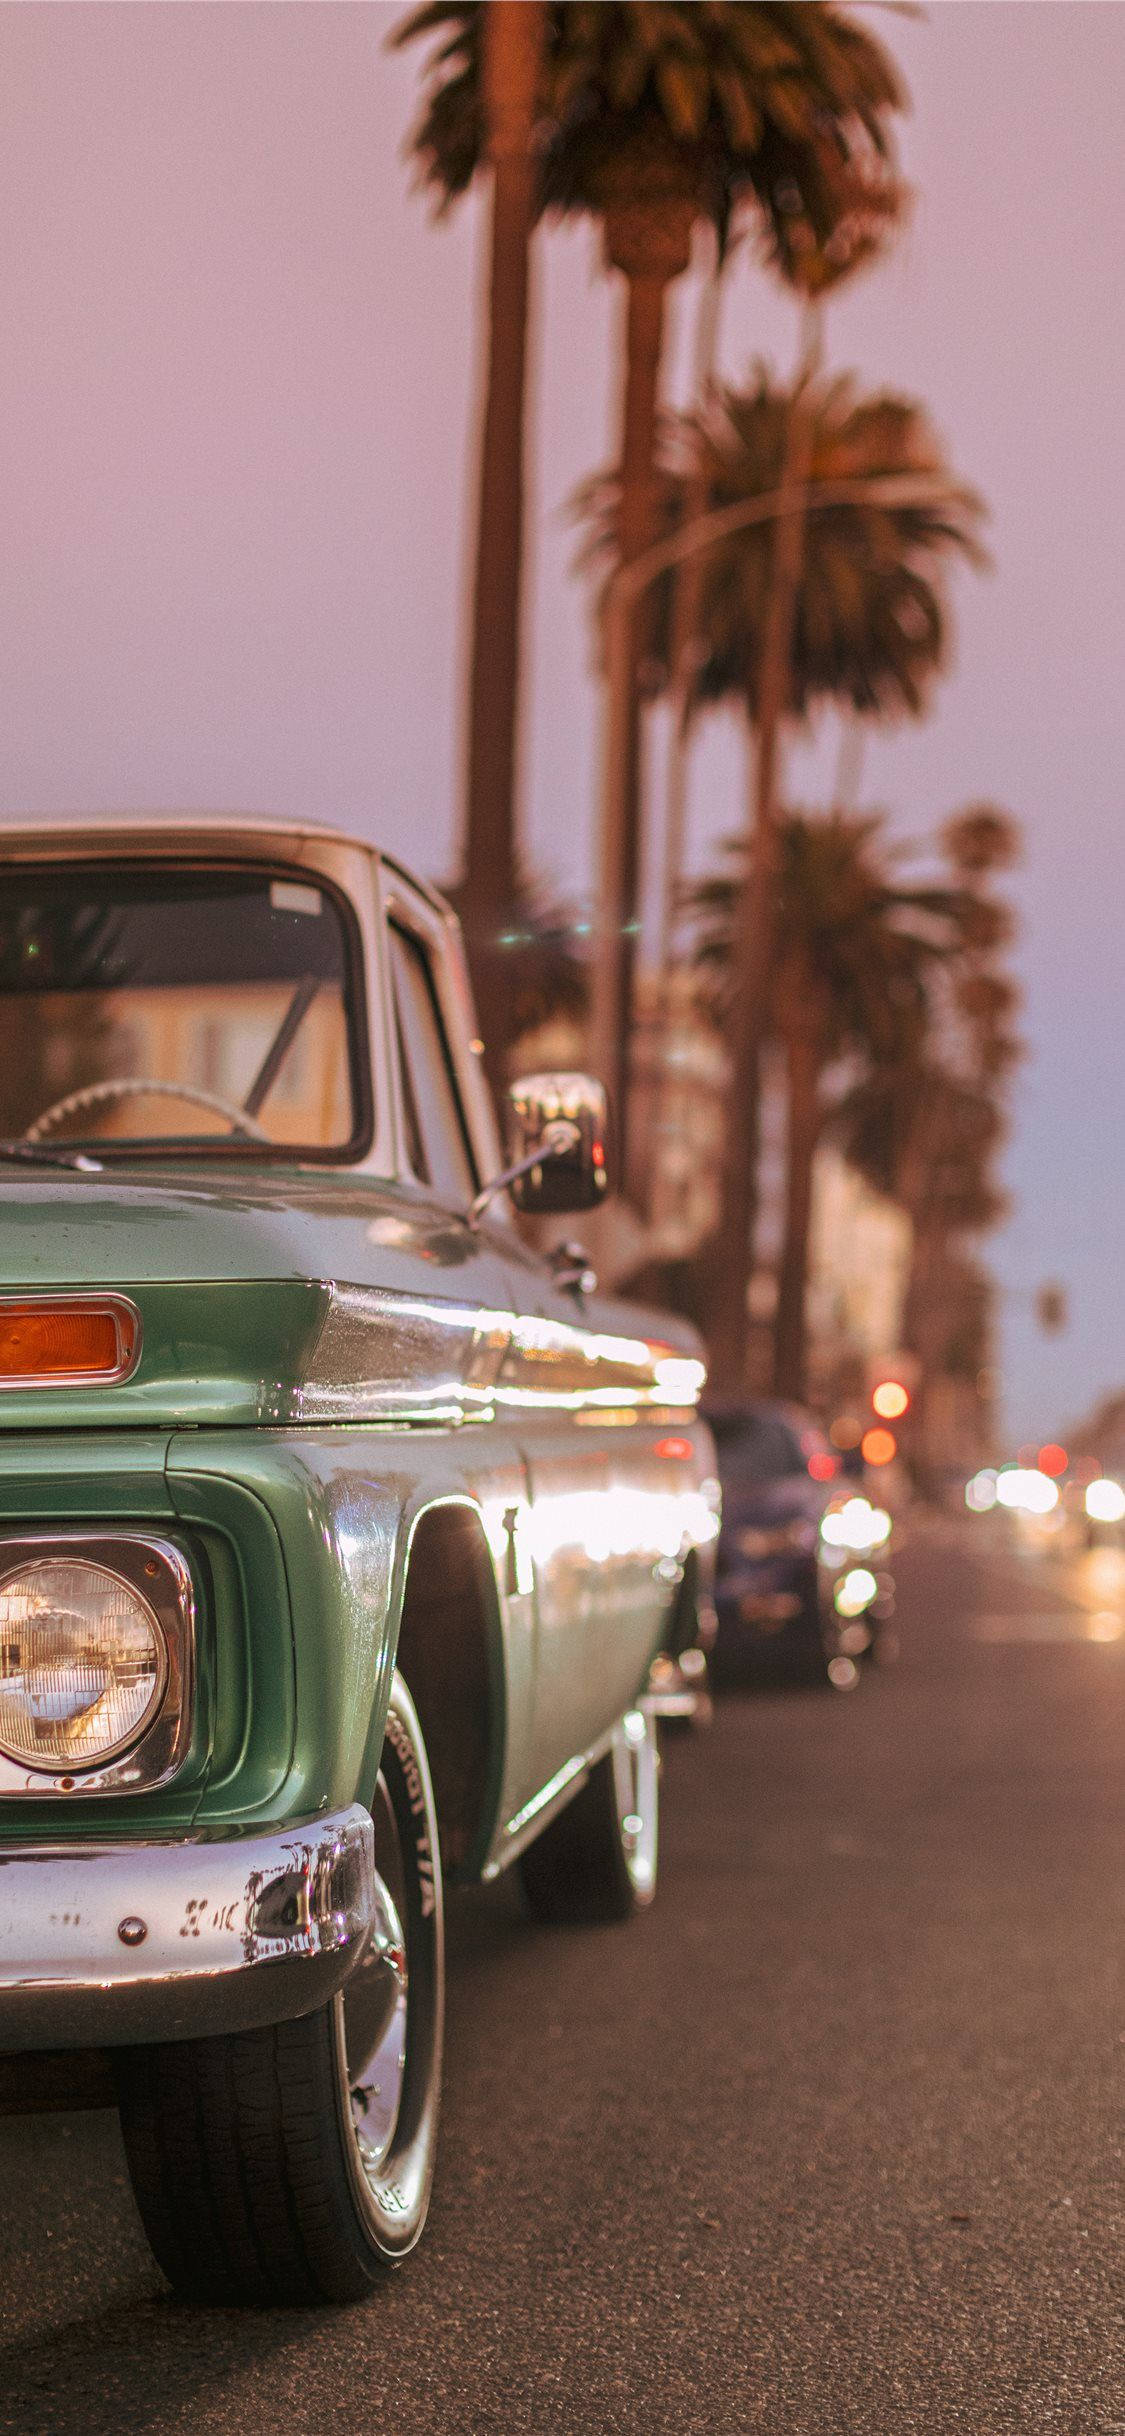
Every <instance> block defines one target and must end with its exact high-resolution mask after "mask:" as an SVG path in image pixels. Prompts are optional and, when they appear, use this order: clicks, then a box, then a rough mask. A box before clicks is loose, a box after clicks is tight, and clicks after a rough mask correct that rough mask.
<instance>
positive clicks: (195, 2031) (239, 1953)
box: [0, 1804, 375, 2049]
mask: <svg viewBox="0 0 1125 2436" xmlns="http://www.w3.org/2000/svg"><path fill="white" fill-rule="evenodd" d="M374 1909H375V1856H374V1837H373V1830H372V1825H371V1820H370V1818H369V1817H368V1815H367V1812H366V1811H365V1810H363V1809H361V1808H360V1807H359V1805H358V1804H356V1805H355V1806H354V1807H353V1808H352V1809H350V1810H341V1811H337V1812H336V1813H335V1814H334V1815H333V1816H332V1817H327V1818H318V1819H311V1820H308V1821H306V1822H304V1823H303V1824H301V1825H298V1826H295V1827H287V1828H281V1829H275V1830H274V1831H273V1832H272V1833H271V1834H268V1835H260V1834H259V1835H255V1834H247V1835H244V1836H236V1837H231V1836H229V1835H227V1836H224V1837H223V1838H222V1840H220V1839H218V1838H215V1839H210V1838H208V1837H205V1836H201V1837H195V1838H193V1839H192V1840H191V1841H189V1842H182V1843H175V1844H68V1845H58V1844H55V1845H43V1844H36V1845H28V1844H22V1845H6V1846H5V1845H0V2049H13V2048H14V2049H25V2048H31V2047H98V2046H120V2045H135V2044H137V2043H138V2042H143V2041H147V2040H163V2039H179V2038H203V2037H207V2036H209V2035H211V2034H212V2033H213V2032H215V2031H220V2030H250V2029H255V2028H257V2027H258V2026H259V2025H260V2024H261V2023H263V2022H276V2021H288V2020H291V2019H292V2018H294V2017H295V2016H296V2015H297V2014H300V2013H311V2012H313V2011H314V2009H315V2008H316V2006H317V2005H320V2004H323V2003H325V2002H326V2001H327V1999H328V1998H329V1997H330V1996H333V1995H334V1994H335V1992H336V1990H337V1988H339V1987H340V1986H342V1984H343V1982H344V1980H345V1979H346V1978H347V1976H348V1973H349V1971H351V1969H352V1968H353V1966H354V1964H355V1963H356V1962H358V1960H359V1958H360V1955H361V1954H362V1952H363V1949H364V1946H365V1945H366V1943H367V1938H368V1935H369V1933H370V1930H371V1925H372V1921H373V1918H374Z"/></svg>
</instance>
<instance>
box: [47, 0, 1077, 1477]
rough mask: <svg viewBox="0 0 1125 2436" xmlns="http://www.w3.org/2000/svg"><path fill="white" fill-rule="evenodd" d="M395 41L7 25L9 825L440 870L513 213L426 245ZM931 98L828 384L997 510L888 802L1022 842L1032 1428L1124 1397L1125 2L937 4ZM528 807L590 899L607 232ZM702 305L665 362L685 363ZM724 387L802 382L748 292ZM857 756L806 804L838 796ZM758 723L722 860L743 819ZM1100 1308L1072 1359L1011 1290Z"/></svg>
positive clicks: (62, 19)
mask: <svg viewBox="0 0 1125 2436" xmlns="http://www.w3.org/2000/svg"><path fill="white" fill-rule="evenodd" d="M400 13H401V12H400V10H399V9H398V8H397V7H391V6H389V7H384V6H376V5H362V4H360V5H351V6H344V7H337V6H335V5H333V4H332V0H315V4H310V5H287V6H242V5H240V4H239V0H221V4H218V5H212V6H195V5H191V4H187V5H179V6H174V7H171V6H164V7H158V6H155V5H150V6H148V7H139V6H117V5H105V4H103V5H100V6H98V7H88V6H70V5H43V4H40V5H38V6H36V7H33V8H31V7H26V6H18V5H17V6H3V7H0V114H2V119H3V124H2V128H0V227H2V229H3V241H2V248H0V268H2V280H3V294H2V307H3V327H4V331H5V339H6V343H5V346H4V349H3V355H2V358H0V435H2V449H3V468H4V488H3V499H4V519H3V525H4V529H3V556H2V574H0V668H2V670H3V699H4V721H3V728H2V731H0V804H2V805H3V806H4V807H5V809H7V810H10V811H12V812H26V811H32V812H38V811H49V810H53V809H77V810H92V811H98V810H100V809H102V808H105V807H108V806H118V805H123V806H145V805H177V806H237V807H240V808H258V809H270V810H277V811H281V812H294V813H302V814H311V815H314V816H317V817H320V818H325V819H329V820H333V821H339V822H343V823H344V824H345V825H350V826H355V827H357V828H359V829H360V830H362V831H364V832H365V833H367V834H369V835H371V836H373V837H376V838H379V839H381V840H382V841H384V842H385V843H386V844H387V845H389V846H390V847H392V848H394V849H395V850H397V851H399V852H401V853H402V854H404V855H406V856H408V857H409V858H411V859H412V860H414V861H415V862H416V863H418V864H419V865H421V866H422V867H423V868H425V869H426V870H428V871H430V872H432V873H434V874H437V875H439V876H440V875H442V874H443V873H445V872H447V871H448V870H449V869H450V867H451V864H452V860H453V850H454V840H455V834H456V831H455V812H454V807H455V804H456V800H457V781H458V735H459V712H460V691H461V685H460V678H461V648H462V619H461V599H462V590H463V574H464V567H465V563H466V553H467V548H468V543H469V538H470V535H469V518H470V513H471V480H470V479H469V475H470V469H471V463H472V452H471V415H472V404H473V395H474V373H475V363H476V333H475V321H474V315H475V306H476V301H477V295H478V290H479V283H480V275H481V263H480V253H479V243H480V233H481V231H480V218H479V213H478V209H477V206H476V204H475V202H474V203H470V204H468V205H466V206H462V207H461V209H460V210H459V211H458V212H457V213H456V214H455V215H454V216H453V217H452V218H451V219H450V220H449V221H447V222H445V223H443V224H442V225H441V226H440V227H439V228H437V229H435V228H434V227H433V226H432V225H431V222H430V218H429V212H428V207H427V206H426V204H425V203H424V202H423V201H422V199H421V198H420V197H419V196H418V195H417V194H415V193H413V192H412V191H411V185H410V177H409V173H408V172H407V171H406V170H405V168H404V166H403V162H402V158H401V150H402V143H403V139H404V135H405V132H406V129H407V127H408V124H409V121H410V117H411V112H412V108H413V99H414V89H415V77H416V72H417V71H416V63H415V61H414V60H413V59H411V58H410V57H409V56H408V57H407V58H405V59H403V58H400V57H388V55H387V53H386V51H385V49H384V47H383V43H384V36H385V34H386V32H387V30H388V28H389V27H390V26H391V25H392V24H393V23H394V22H395V21H396V18H397V17H398V15H399V14H400ZM875 22H876V24H877V25H878V28H879V30H880V32H881V33H882V35H883V38H884V39H885V40H887V41H888V42H890V43H891V45H892V46H893V47H894V49H895V50H896V52H897V53H898V56H899V58H900V59H901V61H902V63H903V66H904V68H905V70H906V72H907V75H908V78H909V81H910V83H911V86H912V89H913V95H914V112H913V117H912V120H911V123H910V126H909V129H908V131H907V136H906V141H905V153H906V163H907V167H908V170H909V173H910V175H911V177H912V178H913V179H914V181H915V183H916V185H917V187H918V190H919V201H918V205H917V209H916V211H915V215H914V220H913V225H912V228H911V231H910V233H909V235H908V237H907V239H906V241H905V243H904V244H903V245H902V246H901V247H900V249H899V251H898V253H897V255H896V256H895V258H894V260H893V261H892V262H891V263H889V264H888V265H887V266H885V267H884V268H883V269H881V270H880V271H879V272H878V273H877V274H875V275H874V276H872V277H871V278H870V279H869V280H868V281H867V282H866V284H865V285H863V286H861V287H858V288H857V289H856V290H855V291H854V293H853V294H852V296H850V297H849V298H846V299H843V300H841V301H840V303H839V304H838V306H837V307H836V309H835V312H834V314H833V316H832V321H831V325H830V349H831V354H832V357H833V359H834V360H835V361H836V362H837V363H839V364H841V365H851V364H855V365H856V366H857V367H858V368H859V369H860V370H861V371H862V372H863V374H864V376H865V377H866V378H868V379H870V380H884V381H891V382H895V383H898V384H900V385H901V386H903V387H904V388H907V389H909V390H912V391H915V392H917V393H919V394H921V395H922V396H924V397H925V398H926V399H927V400H928V401H929V403H930V406H931V408H932V410H933V413H934V415H935V417H936V419H937V422H938V424H939V426H940V428H941V430H942V432H943V433H944V435H945V438H946V441H947V444H948V446H949V449H950V451H951V453H952V455H953V458H954V460H955V462H956V463H957V465H958V467H959V468H960V470H961V471H962V472H963V473H964V474H965V475H966V476H967V477H968V478H970V479H971V480H972V481H974V482H975V483H977V484H978V485H979V486H980V488H981V489H982V490H983V491H984V492H985V494H986V496H987V497H988V499H989V501H990V503H991V507H992V511H993V513H992V522H991V528H990V542H991V547H992V550H993V553H994V556H995V560H996V571H995V573H994V574H993V575H992V576H991V577H989V578H987V579H983V580H982V579H980V578H975V577H966V578H965V579H964V580H962V581H961V582H960V583H959V585H958V595H957V606H958V637H959V640H958V654H957V667H956V670H955V672H954V673H953V675H952V676H951V677H950V679H949V680H948V681H947V683H946V684H945V686H944V688H943V690H942V692H941V694H940V696H939V697H938V701H937V706H936V715H935V716H934V718H933V719H932V721H931V722H930V723H929V724H928V725H927V726H926V727H925V728H922V729H918V730H914V731H907V732H902V733H900V734H899V735H897V736H895V737H892V738H887V739H884V740H879V741H877V742H875V743H873V744H872V745H871V746H870V748H869V750H868V756H867V763H866V772H865V777H866V787H867V792H868V793H869V795H870V797H871V799H872V800H873V801H877V802H880V803H885V804H886V805H887V806H889V807H890V808H891V810H892V811H893V813H894V815H895V817H896V820H897V821H898V823H899V824H900V826H901V827H902V828H903V830H904V831H905V832H906V833H908V834H909V833H914V834H919V835H920V834H924V833H925V832H927V831H929V830H931V829H932V827H933V826H934V824H935V822H936V821H937V820H939V819H940V818H941V817H942V816H943V815H944V814H945V813H946V812H947V811H949V810H950V809H952V808H954V807H955V806H956V805H958V804H959V803H962V802H964V801H966V800H967V799H969V798H972V797H979V796H982V795H990V796H993V797H995V798H997V799H999V800H1000V801H1002V802H1004V803H1006V804H1008V805H1009V806H1010V807H1011V809H1012V810H1013V811H1016V812H1018V813H1020V814H1021V815H1022V816H1023V818H1024V819H1025V821H1026V824H1027V833H1028V853H1027V862H1026V867H1025V869H1024V872H1023V874H1022V876H1021V880H1020V884H1019V895H1020V901H1021V909H1022V913H1023V918H1024V924H1025V929H1024V938H1023V943H1022V947H1021V965H1022V971H1023V975H1024V978H1025V981H1026V985H1027V991H1028V1006H1027V1016H1026V1031H1027V1034H1028V1037H1029V1041H1030V1044H1031V1050H1032V1056H1031V1058H1030V1059H1029V1062H1028V1065H1027V1067H1026V1069H1025V1071H1024V1074H1023V1076H1022V1079H1021V1084H1020V1089H1019V1095H1018V1108H1017V1127H1016V1132H1015V1136H1014V1139H1013V1143H1012V1147H1011V1152H1010V1155H1009V1160H1008V1168H1009V1179H1010V1183H1011V1187H1012V1191H1013V1193H1014V1196H1015V1200H1016V1210H1015V1215H1014V1218H1013V1221H1012V1223H1011V1225H1010V1226H1009V1227H1008V1228H1007V1229H1005V1231H1004V1232H1003V1234H1002V1235H1000V1236H998V1237H997V1238H996V1239H995V1241H994V1244H993V1247H992V1256H993V1259H994V1263H995V1265H996V1268H997V1271H998V1274H999V1275H1000V1278H1001V1281H1002V1283H1003V1284H1004V1286H1005V1287H1006V1288H1008V1289H1012V1290H1013V1292H1012V1295H1011V1298H1010V1299H1008V1300H1006V1303H1005V1328H1004V1337H1005V1368H1006V1373H1007V1381H1008V1387H1009V1410H1010V1414H1011V1419H1012V1424H1013V1428H1014V1430H1015V1431H1016V1433H1017V1434H1023V1433H1028V1434H1035V1433H1043V1432H1045V1431H1047V1430H1048V1429H1054V1428H1057V1427H1058V1426H1060V1425H1061V1424H1062V1423H1063V1422H1064V1421H1065V1420H1066V1419H1067V1418H1068V1417H1071V1416H1073V1415H1075V1414H1076V1413H1077V1412H1078V1411H1080V1410H1081V1409H1082V1408H1084V1407H1085V1406H1086V1405H1088V1403H1089V1402H1090V1401H1091V1400H1092V1398H1093V1396H1094V1395H1095V1394H1096V1393H1097V1392H1098V1391H1099V1390H1102V1389H1107V1388H1110V1387H1113V1386H1118V1385H1120V1384H1122V1383H1123V1381H1125V1320H1123V1318H1122V1307H1121V1297H1120V1291H1119V1279H1118V1271H1119V1265H1120V1264H1119V1258H1118V1245H1119V1241H1120V1237H1121V1221H1120V1201H1121V1196H1122V1191H1123V1188H1125V1154H1123V1151H1122V1147H1121V1145H1122V1141H1123V1139H1125V1123H1123V1120H1125V1092H1123V1087H1122V1053H1121V1045H1120V1036H1121V1030H1122V1015H1123V1013H1125V983H1123V979H1122V961H1123V959H1122V950H1121V945H1120V937H1119V931H1120V922H1121V914H1120V907H1121V905H1122V903H1123V902H1125V885H1123V883H1125V869H1123V863H1125V843H1123V840H1125V825H1123V822H1122V817H1121V813H1122V793H1123V775H1122V710H1121V702H1122V683H1121V675H1122V641H1123V635H1125V568H1123V553H1122V515H1121V490H1122V478H1121V474H1120V471H1119V464H1120V428H1121V419H1122V398H1123V388H1125V336H1123V330H1125V323H1123V317H1122V309H1121V273H1120V244H1121V230H1122V228H1123V226H1125V11H1123V10H1122V8H1121V7H1120V6H1117V5H1106V6H1085V5H1078V4H1077V0H1062V4H1059V5H1051V4H1048V5H1028V4H1026V0H1025V4H1023V5H1008V4H1007V0H983V4H978V0H939V4H938V5H937V6H934V7H932V8H931V9H930V11H929V13H928V16H927V18H926V19H925V20H924V21H922V22H915V23H909V22H908V23H903V22H901V21H898V20H896V19H895V18H893V17H888V16H887V15H886V14H882V13H881V14H880V15H879V17H878V18H877V19H876V20H875ZM538 252H539V262H538V277H539V299H540V307H541V312H540V325H539V332H538V343H537V348H536V415H535V463H536V469H537V471H536V486H535V500H534V514H533V530H534V546H533V552H532V562H531V582H530V585H529V599H528V651H529V675H530V683H529V690H528V717H527V723H526V732H525V738H524V748H525V749H524V761H525V777H526V784H525V800H526V808H527V820H528V834H529V839H530V843H531V851H532V856H533V859H534V860H535V861H536V863H537V864H538V865H539V866H540V867H541V869H542V870H543V871H544V873H545V874H547V875H549V876H551V877H552V878H554V879H555V880H556V881H557V882H559V883H561V884H562V885H563V886H564V887H566V888H569V889H570V890H573V891H575V892H581V890H582V889H583V888H584V887H585V885H586V883H587V878H588V872H589V853H590V832H591V806H592V802H593V794H594V752H595V742H596V704H595V699H594V694H593V689H592V686H591V683H590V674H589V632H588V624H587V619H586V612H585V605H584V602H583V600H582V598H581V595H580V593H579V591H578V589H577V587H576V585H575V583H574V581H573V579H572V576H571V574H570V571H569V570H570V560H571V555H572V550H573V535H572V532H571V530H570V528H569V527H568V524H567V521H566V516H565V507H566V502H567V500H568V498H569V496H570V494H571V493H572V491H573V489H574V486H575V485H576V483H577V482H578V481H579V480H580V479H581V477H582V476H583V475H584V474H586V473H587V472H588V471H590V470H591V469H592V468H593V467H594V466H596V465H599V464H602V463H604V462H605V461H606V458H607V455H608V453H609V450H610V447H611V434H612V430H613V403H614V401H613V392H612V386H611V382H612V366H611V359H610V352H609V340H610V332H611V326H612V317H613V314H614V310H615V306H616V301H617V300H616V298H615V295H614V293H613V290H612V288H611V286H610V284H609V283H608V282H607V280H606V279H605V278H604V277H603V276H602V275H601V273H600V267H599V263H598V258H597V251H596V245H595V240H594V238H593V235H592V233H591V232H590V231H589V230H585V229H575V230H568V231H551V232H547V233H545V235H544V237H543V238H542V239H541V241H540V245H539V249H538ZM691 303H692V295H691V286H690V283H689V282H685V283H684V284H683V291H682V293H681V295H680V297H679V298H678V300H677V311H676V329H675V340H676V352H677V360H678V363H679V364H680V366H681V368H682V364H683V361H684V360H685V359H686V351H687V346H688V343H689V339H690V310H691ZM723 344H724V358H725V364H726V367H727V369H728V370H730V371H731V372H737V371H741V370H742V369H743V368H744V366H745V365H746V363H747V362H748V360H749V358H750V356H751V355H752V354H753V353H755V352H756V351H759V350H763V351H766V352H772V353H774V354H775V355H776V356H778V357H779V358H780V359H781V360H782V361H788V360H789V357H790V354H791V350H792V344H793V329H792V316H791V313H790V311H789V309H788V308H787V307H786V305H785V303H784V301H783V300H780V299H778V298H777V297H775V296H774V295H773V294H772V292H771V291H770V289H769V287H768V285H767V282H766V280H765V278H764V276H763V275H762V274H761V273H760V272H757V271H755V270H753V269H752V267H751V266H750V265H749V263H748V262H747V263H739V265H738V266H737V267H736V269H735V271H734V272H733V274H732V277H731V280H730V284H729V293H728V295H727V298H726V302H725V307H724V341H723ZM830 767H831V740H830V738H829V737H827V736H826V737H825V738H824V740H823V742H822V746H821V749H820V752H819V755H818V754H817V753H815V752H814V753H813V754H812V756H811V757H810V756H806V757H804V759H803V760H802V762H801V764H800V768H799V773H798V777H799V782H800V783H801V784H803V785H804V787H805V788H806V790H809V789H811V788H812V787H813V786H814V785H815V784H817V783H820V784H821V785H823V783H824V772H825V771H826V770H827V769H830ZM742 784H743V780H742V768H741V761H740V757H739V752H738V749H737V744H736V740H735V737H734V734H733V731H732V730H730V729H728V728H726V727H725V726H724V725H723V723H722V722H716V723H715V725H714V728H713V730H712V731H711V732H710V733H709V734H708V735H707V736H706V737H705V738H704V740H703V742H702V745H701V749H700V751H699V753H698V755H697V758H696V764H695V772H694V788H693V818H692V834H693V847H694V851H695V853H696V856H697V857H699V856H702V855H705V853H706V851H707V846H708V841H709V840H710V839H711V838H713V837H714V836H716V835H721V834H722V833H723V832H724V831H726V830H728V829H729V828H731V827H732V826H733V825H734V824H735V823H736V822H737V821H738V819H739V816H740V804H741V789H742ZM1048 1274H1051V1275H1056V1274H1057V1275H1060V1276H1062V1277H1064V1278H1065V1279H1066V1280H1067V1281H1068V1283H1069V1285H1070V1287H1071V1292H1072V1304H1073V1318H1072V1325H1071V1328H1070V1330H1069V1332H1068V1334H1067V1335H1066V1336H1065V1337H1064V1338H1061V1339H1055V1340H1051V1341H1045V1340H1043V1339H1040V1338H1038V1337H1037V1336H1036V1334H1035V1331H1034V1327H1033V1324H1032V1321H1031V1317H1030V1313H1029V1311H1028V1309H1027V1308H1026V1306H1025V1304H1024V1303H1022V1302H1021V1301H1020V1300H1019V1299H1018V1296H1019V1292H1020V1290H1021V1289H1025V1288H1030V1287H1032V1286H1034V1284H1035V1283H1036V1282H1037V1280H1039V1279H1040V1278H1041V1277H1043V1276H1045V1275H1048Z"/></svg>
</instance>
